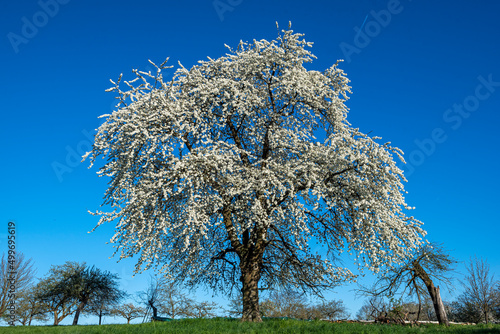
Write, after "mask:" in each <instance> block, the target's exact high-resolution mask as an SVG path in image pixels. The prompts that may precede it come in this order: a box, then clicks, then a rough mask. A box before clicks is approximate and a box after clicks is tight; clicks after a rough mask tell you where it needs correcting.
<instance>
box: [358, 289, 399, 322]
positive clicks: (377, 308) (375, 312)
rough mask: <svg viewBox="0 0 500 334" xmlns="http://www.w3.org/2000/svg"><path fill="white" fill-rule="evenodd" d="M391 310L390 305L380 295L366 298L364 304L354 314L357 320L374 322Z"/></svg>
mask: <svg viewBox="0 0 500 334" xmlns="http://www.w3.org/2000/svg"><path fill="white" fill-rule="evenodd" d="M390 309H391V306H390V303H389V302H388V301H387V300H386V299H385V298H384V297H383V296H380V295H372V296H370V297H369V298H367V299H366V300H365V302H364V304H363V305H362V306H361V308H360V309H359V310H358V312H357V313H356V319H358V320H376V319H377V318H379V317H380V316H381V315H383V314H387V313H388V312H389V310H390Z"/></svg>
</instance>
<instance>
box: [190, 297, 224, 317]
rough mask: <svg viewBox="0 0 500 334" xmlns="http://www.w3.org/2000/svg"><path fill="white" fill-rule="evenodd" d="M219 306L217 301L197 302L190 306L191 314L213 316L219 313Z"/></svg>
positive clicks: (193, 315)
mask: <svg viewBox="0 0 500 334" xmlns="http://www.w3.org/2000/svg"><path fill="white" fill-rule="evenodd" d="M218 309H219V306H218V305H217V303H215V302H207V301H203V302H195V303H193V304H192V305H191V307H190V308H189V310H190V313H189V316H191V317H194V318H205V319H206V318H213V317H215V316H216V315H217V312H216V311H217V310H218Z"/></svg>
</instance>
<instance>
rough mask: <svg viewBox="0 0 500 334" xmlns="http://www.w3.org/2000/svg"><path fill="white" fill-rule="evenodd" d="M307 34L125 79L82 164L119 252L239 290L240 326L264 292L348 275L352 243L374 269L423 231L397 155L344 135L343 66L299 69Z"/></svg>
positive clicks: (252, 317)
mask: <svg viewBox="0 0 500 334" xmlns="http://www.w3.org/2000/svg"><path fill="white" fill-rule="evenodd" d="M302 36H303V35H302V34H296V33H293V31H292V30H287V31H282V32H280V33H279V35H278V37H277V39H276V40H272V41H266V40H260V41H256V40H254V42H253V43H251V44H248V43H243V42H242V43H240V45H239V46H238V48H237V49H235V50H233V49H229V54H228V55H227V56H224V57H221V58H218V59H209V60H208V61H202V62H199V64H198V65H196V66H193V67H192V68H191V69H190V70H188V69H186V68H184V67H182V65H181V66H180V68H179V69H178V70H177V71H176V72H175V75H174V77H173V79H172V80H167V81H164V80H163V75H162V72H161V71H162V70H163V69H165V68H169V66H167V65H166V61H165V62H164V63H162V64H161V65H159V66H157V65H155V64H154V63H152V62H151V63H152V64H153V65H154V66H155V67H156V68H157V71H156V73H154V74H151V73H145V72H140V71H134V73H135V74H136V76H137V78H136V80H134V81H131V82H128V83H127V87H128V89H129V90H128V91H122V90H121V88H120V83H121V76H120V79H119V80H118V82H117V83H116V84H115V83H113V84H115V87H113V88H112V89H110V91H115V92H117V93H118V95H119V97H118V98H119V99H120V104H119V105H118V110H116V111H114V112H113V113H112V114H111V115H105V116H106V117H107V119H106V122H105V123H104V124H103V125H101V126H100V127H99V130H98V133H97V134H96V136H95V142H94V145H93V149H92V152H89V153H88V154H87V155H86V156H91V165H92V164H94V162H95V161H96V159H97V158H98V157H99V156H102V157H103V158H105V159H106V163H105V164H104V166H102V167H101V169H100V171H99V173H100V174H102V175H106V176H109V177H110V178H111V180H110V185H109V188H108V190H107V192H106V194H105V199H104V203H103V205H109V206H110V207H112V210H114V211H112V212H107V213H106V212H97V213H96V214H97V215H100V216H101V218H100V220H99V222H98V225H101V224H103V223H105V222H115V223H116V224H117V227H116V230H117V232H116V234H115V236H114V237H113V238H112V240H113V242H116V243H117V244H118V246H117V247H118V249H117V252H118V251H121V257H122V258H126V257H132V256H134V255H135V254H139V260H138V262H137V267H136V270H137V271H141V270H146V269H148V268H151V267H152V266H153V265H155V266H156V264H159V265H160V268H161V271H162V272H164V273H167V274H168V275H171V276H172V277H174V278H175V279H176V280H178V281H183V282H186V283H187V284H188V285H191V286H195V285H198V284H208V285H209V286H211V287H212V288H214V289H218V290H221V291H224V292H227V293H229V292H230V290H231V289H233V288H234V287H238V288H241V289H242V292H243V316H242V320H244V321H261V317H260V312H259V284H260V285H261V286H263V287H264V288H270V287H273V288H276V287H282V288H283V287H286V286H300V287H301V288H302V289H304V290H306V291H313V292H314V291H316V292H318V291H321V290H322V289H323V288H330V287H333V286H335V285H337V284H339V283H340V282H343V281H345V280H346V279H350V278H352V277H353V274H352V273H351V272H350V271H349V270H347V269H343V268H340V267H338V266H337V265H336V257H335V256H336V254H339V253H341V252H342V251H343V250H345V249H346V248H348V249H349V251H352V252H355V253H357V254H358V255H359V256H358V258H357V259H358V261H359V263H360V264H361V263H363V264H365V263H366V264H367V266H368V267H369V268H370V269H371V270H374V271H378V270H379V269H380V268H381V267H383V266H384V265H386V264H390V263H392V262H400V261H401V260H402V259H403V258H406V256H407V255H408V254H410V253H412V250H414V249H415V248H416V247H418V245H419V244H420V242H421V235H422V234H423V233H424V231H423V230H422V229H421V228H420V225H421V223H420V222H419V221H417V220H415V219H414V218H413V217H409V216H407V215H406V211H405V210H407V209H410V207H408V206H407V205H406V203H405V201H404V197H403V192H404V189H403V183H402V182H403V181H404V180H405V178H404V176H403V172H402V170H400V169H399V168H398V167H397V166H396V162H395V160H394V156H397V157H399V158H400V159H402V157H401V153H402V152H401V151H400V150H399V149H397V148H394V147H391V146H390V145H389V143H385V144H379V143H378V142H377V139H378V138H376V137H374V138H371V137H368V136H367V135H365V134H363V133H361V132H359V131H358V129H355V128H352V127H351V126H350V124H349V122H348V121H347V118H346V117H347V112H348V109H347V108H346V106H345V105H344V103H345V101H346V100H347V99H348V96H347V94H348V93H349V92H350V87H349V85H348V83H349V80H348V79H347V78H346V76H345V75H344V72H343V71H342V70H340V69H339V68H338V67H337V65H338V62H337V63H336V64H334V65H333V66H332V67H330V68H329V69H327V70H325V71H323V72H319V71H313V70H307V69H306V68H305V67H304V64H305V63H309V62H311V61H312V59H313V58H315V57H314V55H313V54H312V53H311V52H310V51H309V50H308V48H309V47H310V46H312V43H309V42H306V41H305V40H303V39H302ZM134 82H136V83H134ZM318 138H324V139H318ZM312 238H314V239H315V240H318V241H320V242H321V243H322V244H323V245H324V247H325V249H326V250H327V251H328V252H326V253H327V254H328V255H327V256H326V257H322V256H318V255H316V254H314V253H313V252H312V251H311V249H310V247H309V246H308V243H309V240H311V239H312ZM325 260H326V261H325ZM238 279H239V282H238Z"/></svg>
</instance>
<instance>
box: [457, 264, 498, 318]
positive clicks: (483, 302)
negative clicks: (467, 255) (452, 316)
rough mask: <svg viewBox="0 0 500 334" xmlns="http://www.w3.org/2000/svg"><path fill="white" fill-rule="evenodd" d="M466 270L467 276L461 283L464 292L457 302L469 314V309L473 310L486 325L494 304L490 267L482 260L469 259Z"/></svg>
mask: <svg viewBox="0 0 500 334" xmlns="http://www.w3.org/2000/svg"><path fill="white" fill-rule="evenodd" d="M466 268H467V273H468V274H467V275H466V276H465V278H464V281H463V282H462V285H463V287H464V292H463V294H462V295H461V296H459V298H458V302H459V303H460V304H462V308H464V309H465V310H468V311H469V312H471V313H473V312H472V311H471V309H472V308H475V309H476V312H479V313H480V314H481V317H482V319H483V320H484V322H486V323H488V322H489V321H490V318H491V316H492V312H493V309H494V306H495V302H496V291H495V288H496V282H495V280H494V275H493V274H490V265H489V264H488V262H487V261H486V260H483V259H482V258H477V257H474V258H471V259H470V261H469V264H468V266H467V267H466Z"/></svg>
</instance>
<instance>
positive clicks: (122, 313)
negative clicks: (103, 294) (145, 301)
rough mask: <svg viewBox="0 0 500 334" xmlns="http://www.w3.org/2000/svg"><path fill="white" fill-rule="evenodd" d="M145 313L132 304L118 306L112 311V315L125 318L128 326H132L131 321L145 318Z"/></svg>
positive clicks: (142, 309)
mask: <svg viewBox="0 0 500 334" xmlns="http://www.w3.org/2000/svg"><path fill="white" fill-rule="evenodd" d="M145 312H146V311H145V310H144V308H142V307H140V306H136V305H134V304H132V303H127V304H123V305H118V306H115V307H113V308H112V309H111V314H112V315H113V316H116V317H121V318H125V319H126V320H127V324H130V321H131V320H134V319H136V318H140V317H142V316H144V313H145Z"/></svg>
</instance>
